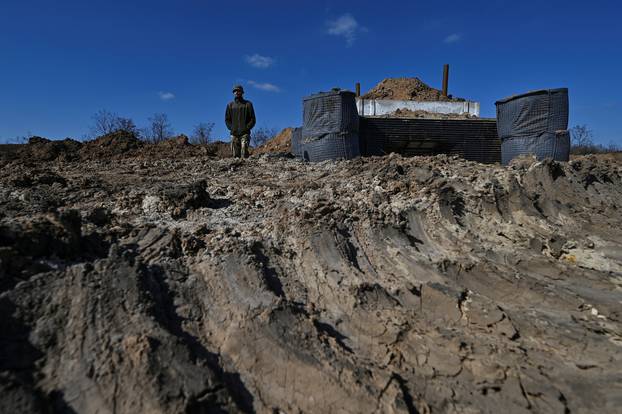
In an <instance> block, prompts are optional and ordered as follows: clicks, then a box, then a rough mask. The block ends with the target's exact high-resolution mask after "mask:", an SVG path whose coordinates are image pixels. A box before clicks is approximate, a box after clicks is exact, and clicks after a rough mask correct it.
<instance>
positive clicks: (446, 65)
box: [443, 64, 449, 97]
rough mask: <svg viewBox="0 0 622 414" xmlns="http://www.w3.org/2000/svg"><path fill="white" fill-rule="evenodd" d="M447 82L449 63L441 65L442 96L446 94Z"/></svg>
mask: <svg viewBox="0 0 622 414" xmlns="http://www.w3.org/2000/svg"><path fill="white" fill-rule="evenodd" d="M448 83H449V65H448V64H445V65H443V96H445V97H446V96H447V84H448Z"/></svg>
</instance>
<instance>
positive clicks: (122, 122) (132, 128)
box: [115, 117, 140, 137]
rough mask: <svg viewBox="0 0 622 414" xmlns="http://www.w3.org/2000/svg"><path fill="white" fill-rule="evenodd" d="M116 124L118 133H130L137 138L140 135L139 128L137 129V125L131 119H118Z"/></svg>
mask: <svg viewBox="0 0 622 414" xmlns="http://www.w3.org/2000/svg"><path fill="white" fill-rule="evenodd" d="M115 123H116V125H115V130H116V131H124V132H128V133H130V134H134V135H135V136H137V137H138V136H139V135H140V131H139V130H138V128H137V127H136V124H135V123H134V121H133V120H132V119H131V118H121V117H117V119H116V122H115Z"/></svg>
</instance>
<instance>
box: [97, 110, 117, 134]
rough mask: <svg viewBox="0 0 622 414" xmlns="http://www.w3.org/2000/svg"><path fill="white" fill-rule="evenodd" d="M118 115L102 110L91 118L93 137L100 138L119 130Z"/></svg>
mask: <svg viewBox="0 0 622 414" xmlns="http://www.w3.org/2000/svg"><path fill="white" fill-rule="evenodd" d="M117 118H118V116H117V114H115V113H113V112H110V111H107V110H105V109H100V110H99V111H97V112H95V114H94V115H93V116H92V117H91V119H92V120H93V126H91V136H93V137H98V136H101V135H106V134H110V133H112V132H114V131H116V129H117Z"/></svg>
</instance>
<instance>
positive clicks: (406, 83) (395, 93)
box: [362, 78, 464, 101]
mask: <svg viewBox="0 0 622 414" xmlns="http://www.w3.org/2000/svg"><path fill="white" fill-rule="evenodd" d="M362 98H363V99H394V100H404V101H464V99H462V98H456V97H445V96H443V94H442V92H441V91H439V90H438V89H434V88H432V87H431V86H429V85H427V84H426V83H424V82H423V81H421V80H420V79H419V78H387V79H384V80H383V81H381V82H380V83H379V84H377V85H376V86H374V87H373V88H372V89H370V90H369V91H368V92H367V93H366V94H364V95H363V96H362Z"/></svg>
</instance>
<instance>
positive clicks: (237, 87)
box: [233, 85, 244, 98]
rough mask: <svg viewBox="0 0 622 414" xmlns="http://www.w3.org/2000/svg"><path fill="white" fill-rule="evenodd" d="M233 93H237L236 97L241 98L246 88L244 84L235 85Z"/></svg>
mask: <svg viewBox="0 0 622 414" xmlns="http://www.w3.org/2000/svg"><path fill="white" fill-rule="evenodd" d="M233 95H235V97H236V98H241V97H242V95H244V88H243V87H242V85H235V86H234V87H233Z"/></svg>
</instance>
